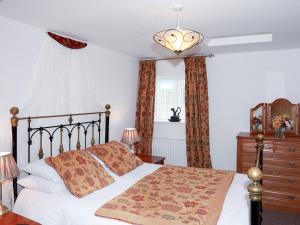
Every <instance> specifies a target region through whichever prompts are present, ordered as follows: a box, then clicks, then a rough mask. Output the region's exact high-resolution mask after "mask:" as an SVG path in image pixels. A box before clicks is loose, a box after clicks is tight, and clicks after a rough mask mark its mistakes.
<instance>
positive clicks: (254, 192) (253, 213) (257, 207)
mask: <svg viewBox="0 0 300 225" xmlns="http://www.w3.org/2000/svg"><path fill="white" fill-rule="evenodd" d="M263 141H264V136H263V135H262V134H259V135H257V137H256V142H257V146H256V150H257V158H256V164H255V166H254V167H251V168H250V169H249V170H248V177H249V179H250V180H251V181H252V183H251V184H249V186H248V191H249V198H250V217H251V218H250V220H251V225H261V223H262V190H263V188H262V177H263V172H262V169H263V168H262V165H263V150H264V144H263Z"/></svg>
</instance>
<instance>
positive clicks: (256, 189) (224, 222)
mask: <svg viewBox="0 0 300 225" xmlns="http://www.w3.org/2000/svg"><path fill="white" fill-rule="evenodd" d="M11 114H12V119H11V123H12V140H13V145H12V146H13V156H14V157H15V159H16V160H17V158H18V157H17V152H18V150H17V146H18V145H17V127H18V122H19V121H21V120H25V121H27V122H28V128H27V131H28V142H27V143H28V155H27V157H28V162H30V160H31V152H32V149H31V147H32V141H33V136H34V135H37V136H38V135H39V134H40V139H39V140H40V145H39V146H40V147H39V149H38V155H39V158H40V159H41V158H43V157H44V154H45V153H44V150H43V146H42V144H41V140H42V137H41V136H42V133H43V132H44V133H46V134H48V135H49V140H50V152H48V153H47V154H48V155H50V156H52V155H53V154H55V153H54V150H53V149H52V148H53V147H52V143H53V139H54V137H55V135H54V134H55V132H57V133H60V135H58V137H60V145H59V150H58V152H59V153H61V152H63V151H64V147H63V142H62V134H63V133H62V130H64V129H65V130H66V132H65V133H66V135H67V137H68V138H67V140H68V143H67V146H69V149H71V140H72V138H71V137H72V135H73V133H72V132H73V131H74V132H77V133H76V134H75V135H73V136H76V148H77V149H80V148H81V145H83V146H84V147H83V148H86V147H87V145H88V142H90V144H91V145H95V142H96V139H97V140H98V141H97V142H98V143H100V137H101V134H100V133H101V131H102V129H101V121H102V115H104V116H105V126H104V127H105V128H104V134H105V136H104V141H105V142H108V140H109V117H110V106H109V105H107V106H106V111H104V112H96V113H84V114H68V115H55V116H43V117H23V118H18V117H17V114H18V110H17V109H16V108H12V110H11ZM82 115H97V116H98V118H97V119H96V120H89V121H83V122H82V121H81V122H75V123H74V122H73V118H74V117H75V116H82ZM55 117H68V121H69V122H68V123H66V124H58V125H47V126H44V127H36V128H33V127H31V121H32V120H33V119H48V118H55ZM50 129H51V130H52V132H50V131H49V130H50ZM80 129H82V132H80ZM88 129H90V132H88ZM41 131H42V132H41ZM95 133H97V134H95ZM80 134H82V135H83V138H80ZM89 140H90V141H89ZM259 141H260V143H262V139H259ZM82 142H84V143H82ZM262 149H263V145H258V150H262ZM261 152H262V151H258V156H261ZM258 159H259V157H258ZM258 162H259V160H258ZM160 167H161V166H160V165H156V164H148V163H143V164H142V165H141V166H139V167H137V168H135V169H134V170H132V171H131V172H129V173H126V174H125V175H123V176H120V177H118V176H114V178H115V182H114V183H112V184H110V185H108V186H106V187H104V188H102V189H100V190H97V191H95V192H93V193H91V194H89V195H87V196H85V197H83V198H76V197H75V196H74V195H72V194H71V193H70V192H69V191H68V190H67V189H64V190H61V191H59V192H56V193H51V194H50V193H45V192H41V191H37V190H32V189H29V188H24V189H22V190H21V191H20V193H19V194H18V193H17V184H16V182H17V180H14V191H15V196H18V197H17V199H16V202H15V206H14V209H13V211H14V212H16V213H18V214H20V215H23V216H25V217H28V218H31V219H33V220H36V221H37V222H40V223H42V224H44V225H77V224H78V225H79V224H80V225H82V224H86V225H128V224H129V223H127V222H124V221H120V220H116V219H110V218H104V217H99V216H95V211H96V210H97V209H98V208H99V206H101V205H104V204H106V203H107V202H109V201H111V200H112V199H113V198H115V197H116V196H118V195H120V194H122V193H123V192H124V191H125V190H127V189H128V188H130V187H131V186H132V185H133V184H135V183H137V182H138V181H140V180H141V179H142V178H144V177H146V176H147V175H149V174H152V173H153V172H155V171H157V170H159V168H160ZM258 167H259V163H258V164H257V165H256V167H253V168H252V172H251V171H250V174H249V177H250V179H251V180H252V182H250V181H249V179H248V177H247V176H246V175H244V174H235V175H234V178H233V180H232V183H231V185H230V187H229V189H228V191H227V193H226V196H225V201H224V203H223V207H222V210H221V213H220V215H219V218H218V222H217V224H218V225H248V224H249V225H250V224H251V225H260V224H261V185H260V179H261V174H258V172H259V171H258V170H257V168H258ZM248 186H249V192H250V199H251V201H249V192H248V190H247V187H248ZM249 208H250V210H249Z"/></svg>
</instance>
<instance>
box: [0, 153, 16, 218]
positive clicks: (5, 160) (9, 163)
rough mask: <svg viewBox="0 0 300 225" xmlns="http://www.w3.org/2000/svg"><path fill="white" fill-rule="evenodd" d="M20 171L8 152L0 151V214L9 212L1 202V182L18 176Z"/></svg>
mask: <svg viewBox="0 0 300 225" xmlns="http://www.w3.org/2000/svg"><path fill="white" fill-rule="evenodd" d="M19 174H20V171H19V169H18V167H17V164H16V161H15V160H14V158H13V157H12V155H11V153H10V152H0V215H3V214H5V213H7V212H9V210H8V208H7V207H6V206H5V205H3V204H2V182H3V181H5V180H9V179H13V178H15V177H17V176H19Z"/></svg>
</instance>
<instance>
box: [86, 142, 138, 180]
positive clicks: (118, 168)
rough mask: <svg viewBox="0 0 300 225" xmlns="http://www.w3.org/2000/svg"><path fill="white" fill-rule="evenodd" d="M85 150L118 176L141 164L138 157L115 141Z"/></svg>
mask: <svg viewBox="0 0 300 225" xmlns="http://www.w3.org/2000/svg"><path fill="white" fill-rule="evenodd" d="M87 150H88V151H89V152H91V153H92V154H94V155H95V156H97V157H98V158H99V159H101V160H102V161H103V162H104V163H105V165H106V166H107V167H108V168H109V169H110V170H112V171H113V172H114V173H116V174H117V175H119V176H122V175H124V174H126V173H128V172H129V171H131V170H133V169H135V168H136V167H138V166H139V165H141V164H143V161H142V160H141V159H140V158H139V157H137V156H136V155H135V154H133V153H132V152H130V150H128V149H127V148H126V147H125V146H124V145H123V144H121V143H120V142H117V141H111V142H108V143H106V144H101V145H95V146H93V147H90V148H87Z"/></svg>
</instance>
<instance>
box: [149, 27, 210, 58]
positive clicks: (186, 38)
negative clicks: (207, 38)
mask: <svg viewBox="0 0 300 225" xmlns="http://www.w3.org/2000/svg"><path fill="white" fill-rule="evenodd" d="M153 39H154V40H155V42H156V43H158V44H160V45H162V46H163V47H165V48H167V49H169V50H171V51H173V52H175V53H176V54H177V55H179V54H180V53H181V52H183V51H185V50H187V49H190V48H192V47H194V46H195V45H197V44H199V43H201V42H202V41H203V39H204V37H203V35H202V34H200V33H198V32H196V31H193V30H182V29H180V28H175V29H169V30H163V31H160V32H158V33H156V34H155V35H154V36H153Z"/></svg>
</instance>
